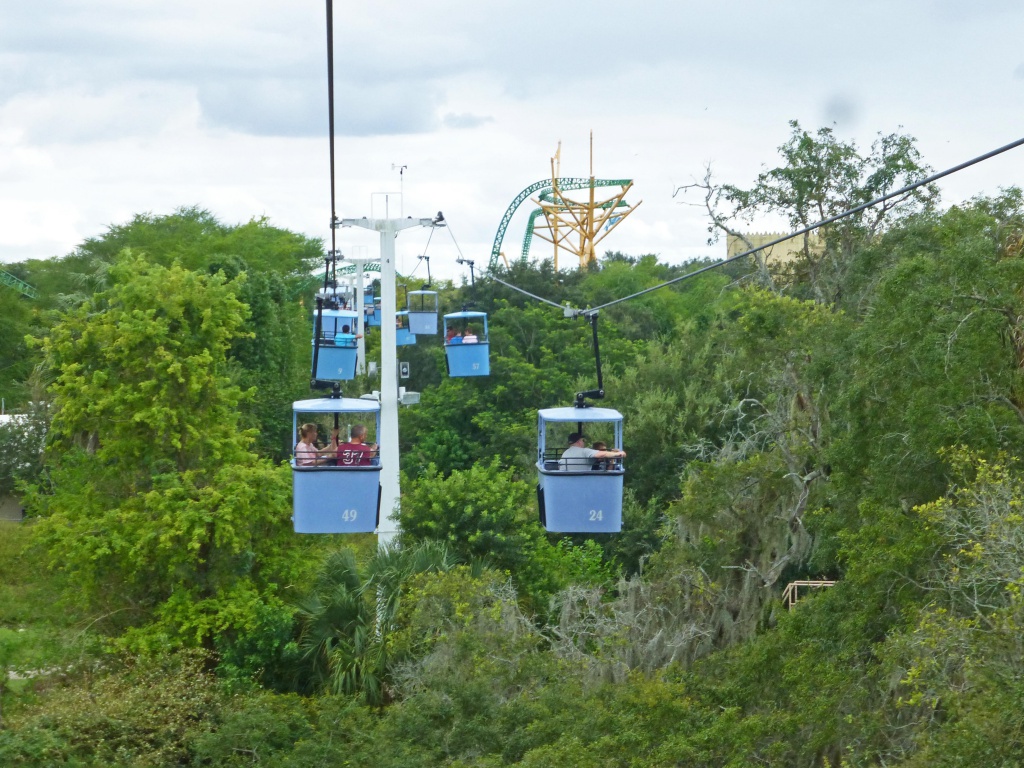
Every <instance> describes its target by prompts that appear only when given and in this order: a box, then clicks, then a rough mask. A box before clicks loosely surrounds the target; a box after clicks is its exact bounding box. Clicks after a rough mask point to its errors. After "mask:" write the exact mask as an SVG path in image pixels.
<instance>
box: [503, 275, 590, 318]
mask: <svg viewBox="0 0 1024 768" xmlns="http://www.w3.org/2000/svg"><path fill="white" fill-rule="evenodd" d="M491 280H493V281H494V282H496V283H501V284H502V285H504V286H505V287H506V288H511V289H512V290H513V291H519V292H520V293H521V294H523V295H524V296H529V297H530V298H531V299H536V300H537V301H542V302H544V303H545V304H550V305H551V306H552V307H556V308H558V309H561V310H562V311H563V312H564V311H566V310H567V309H568V310H569V311H571V312H573V313H578V312H581V311H582V310H577V309H571V308H569V307H568V306H563V305H562V304H556V303H555V302H553V301H551V300H550V299H545V298H544V297H542V296H535V295H534V294H532V293H530V292H529V291H524V290H523V289H522V288H518V287H516V286H514V285H512V283H506V282H505V281H504V280H502V279H501V278H499V277H495V276H494V275H491Z"/></svg>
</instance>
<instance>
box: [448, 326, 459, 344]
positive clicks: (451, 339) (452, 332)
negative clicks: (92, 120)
mask: <svg viewBox="0 0 1024 768" xmlns="http://www.w3.org/2000/svg"><path fill="white" fill-rule="evenodd" d="M444 342H445V344H461V343H462V334H461V333H460V332H459V329H458V328H454V327H450V328H448V335H447V336H445V337H444Z"/></svg>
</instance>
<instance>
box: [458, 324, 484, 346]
mask: <svg viewBox="0 0 1024 768" xmlns="http://www.w3.org/2000/svg"><path fill="white" fill-rule="evenodd" d="M479 341H480V339H479V338H478V337H477V335H476V329H474V328H472V327H470V326H468V325H467V326H466V335H465V336H463V337H462V343H463V344H476V343H478V342H479Z"/></svg>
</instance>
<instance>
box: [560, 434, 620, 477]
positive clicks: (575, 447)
mask: <svg viewBox="0 0 1024 768" xmlns="http://www.w3.org/2000/svg"><path fill="white" fill-rule="evenodd" d="M587 439H588V438H587V436H586V435H583V434H580V433H579V432H573V433H572V434H571V435H569V447H568V448H566V449H565V451H563V452H562V458H561V460H560V461H559V468H560V469H562V470H563V471H566V472H578V471H580V470H584V469H595V468H596V467H595V464H596V463H597V461H598V460H599V459H621V458H625V456H626V452H625V451H619V450H615V449H612V450H610V451H609V450H603V451H601V450H597V449H596V448H587Z"/></svg>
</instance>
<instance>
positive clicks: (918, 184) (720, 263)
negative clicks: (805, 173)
mask: <svg viewBox="0 0 1024 768" xmlns="http://www.w3.org/2000/svg"><path fill="white" fill-rule="evenodd" d="M1022 144H1024V138H1022V139H1017V140H1016V141H1014V142H1012V143H1010V144H1006V145H1005V146H1002V147H999V148H998V149H993V150H992V151H991V152H986V153H985V154H983V155H978V156H977V157H975V158H973V159H971V160H968V161H967V162H964V163H960V165H955V166H953V167H952V168H947V169H946V170H944V171H940V172H939V173H934V174H932V175H931V176H929V177H928V178H926V179H921V180H920V181H916V182H914V183H913V184H908V185H907V186H905V187H903V188H902V189H897V190H896V191H895V192H890V193H889V194H887V195H882V196H881V197H876V198H875V199H874V200H870V201H868V202H866V203H862V204H861V205H858V206H856V207H855V208H851V209H850V210H848V211H843V212H842V213H838V214H836V215H835V216H830V217H829V218H827V219H823V220H822V221H819V222H816V223H814V224H811V225H809V226H806V227H804V228H803V229H798V230H797V231H796V232H791V233H790V234H788V235H783V236H782V237H777V238H776V239H774V240H772V241H771V242H768V243H764V244H763V245H760V246H758V247H757V248H750V249H749V250H746V251H743V253H738V254H736V255H735V256H730V257H729V258H728V259H723V260H722V261H718V262H715V263H714V264H709V265H708V266H706V267H701V268H700V269H697V270H694V271H693V272H687V273H686V274H685V275H682V276H681V277H676V278H673V279H672V280H667V281H665V282H664V283H660V284H658V285H654V286H651V287H650V288H645V289H644V290H642V291H637V292H636V293H632V294H630V295H629V296H623V297H622V298H621V299H615V300H614V301H609V302H608V303H607V304H601V305H600V306H597V307H593V308H591V309H585V310H578V311H579V312H581V313H582V314H587V313H590V312H597V311H598V310H601V309H605V308H607V307H611V306H614V305H616V304H621V303H622V302H624V301H629V300H630V299H635V298H637V297H638V296H643V295H644V294H646V293H650V292H651V291H657V290H658V289H659V288H664V287H666V286H669V285H673V284H675V283H679V282H682V281H683V280H688V279H689V278H691V277H696V276H697V275H699V274H701V273H703V272H707V271H709V270H712V269H717V268H718V267H721V266H724V265H726V264H730V263H732V262H734V261H737V260H739V259H742V258H744V257H746V256H750V255H751V254H753V253H756V252H757V251H760V250H763V249H765V248H771V247H772V246H775V245H778V244H779V243H782V242H785V241H786V240H791V239H792V238H794V237H799V236H800V235H805V234H807V233H808V232H811V231H813V230H815V229H818V227H823V226H825V225H827V224H832V223H833V222H836V221H839V220H840V219H844V218H846V217H847V216H852V215H853V214H855V213H860V212H861V211H863V210H865V209H867V208H870V207H871V206H873V205H878V204H879V203H884V202H885V201H886V200H891V199H892V198H894V197H899V196H900V195H905V194H907V193H908V192H913V191H914V190H915V189H918V188H919V187H923V186H925V185H926V184H931V183H932V182H934V181H938V180H939V179H941V178H944V177H945V176H949V175H950V174H953V173H957V172H958V171H962V170H963V169H964V168H969V167H971V166H972V165H975V164H977V163H980V162H982V161H983V160H988V159H989V158H992V157H995V156H996V155H1001V154H1002V153H1003V152H1008V151H1009V150H1011V149H1015V148H1016V147H1019V146H1021V145H1022Z"/></svg>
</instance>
